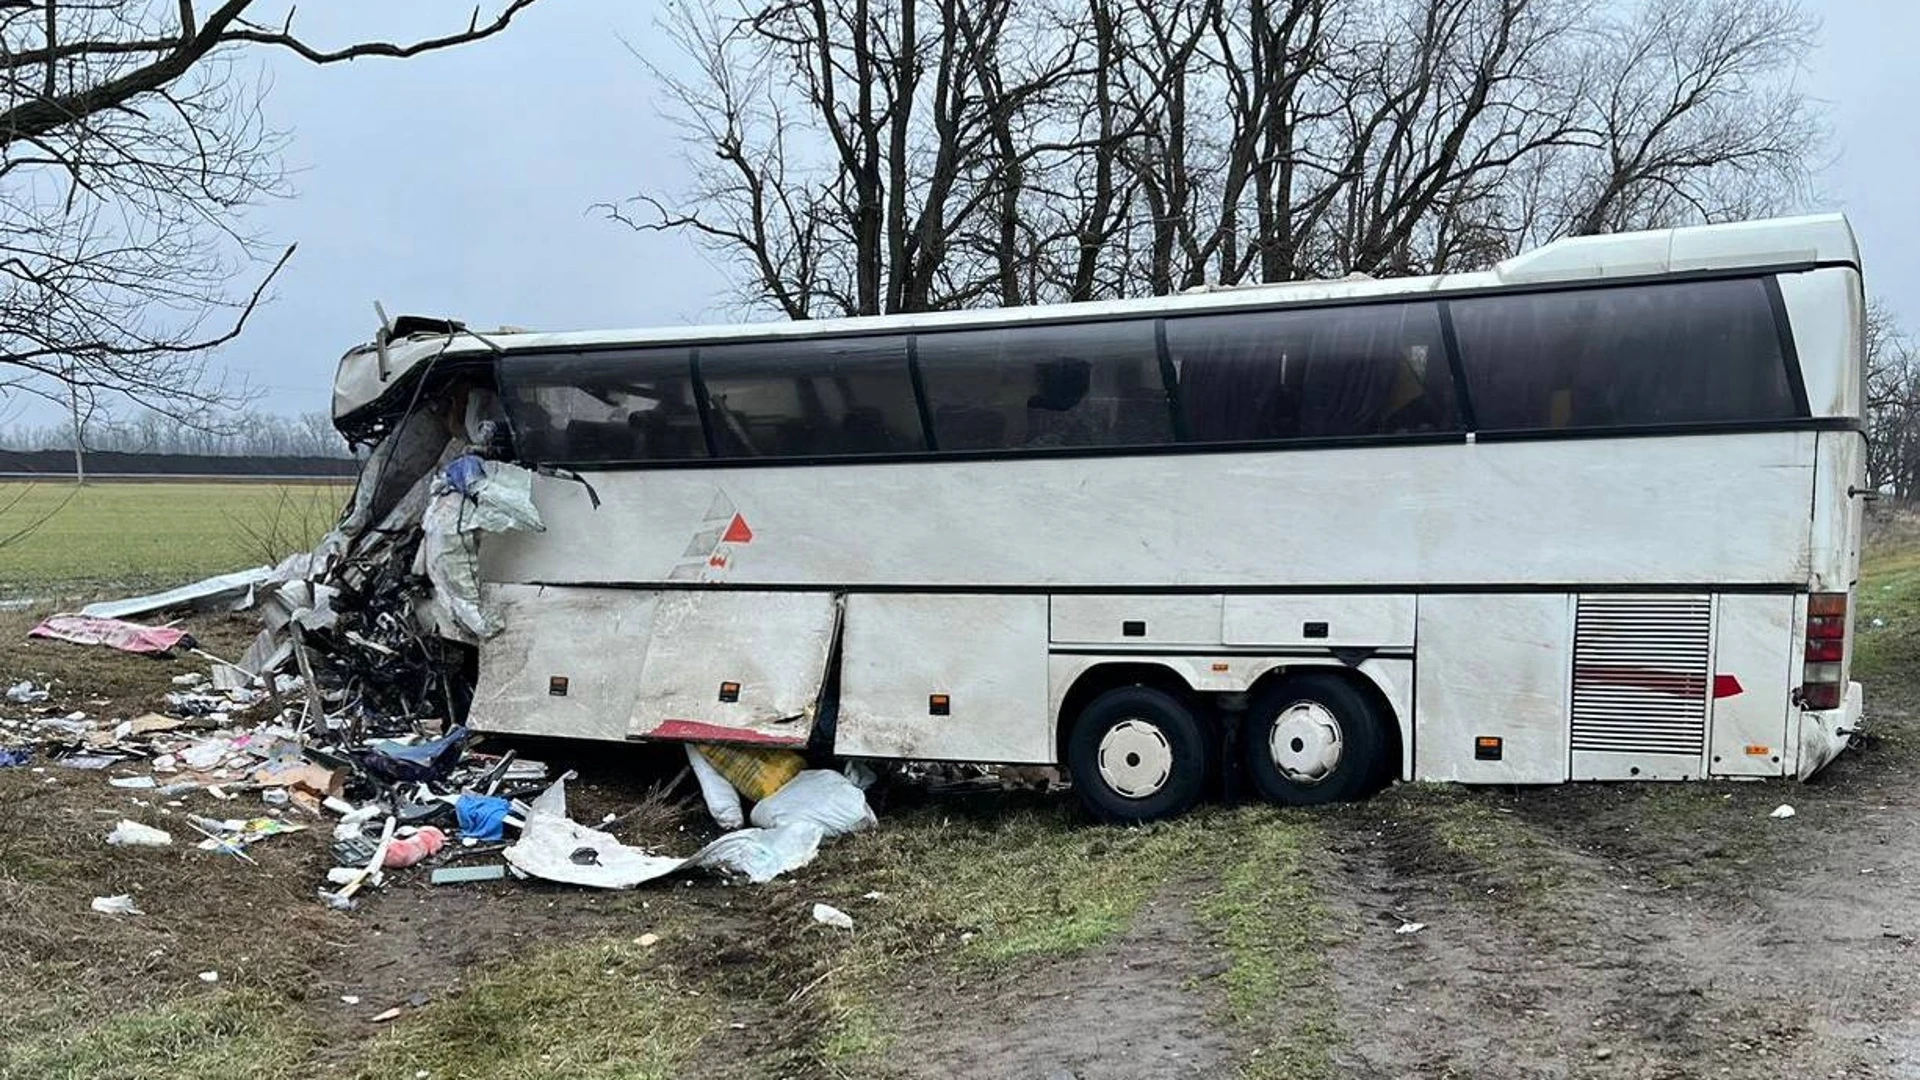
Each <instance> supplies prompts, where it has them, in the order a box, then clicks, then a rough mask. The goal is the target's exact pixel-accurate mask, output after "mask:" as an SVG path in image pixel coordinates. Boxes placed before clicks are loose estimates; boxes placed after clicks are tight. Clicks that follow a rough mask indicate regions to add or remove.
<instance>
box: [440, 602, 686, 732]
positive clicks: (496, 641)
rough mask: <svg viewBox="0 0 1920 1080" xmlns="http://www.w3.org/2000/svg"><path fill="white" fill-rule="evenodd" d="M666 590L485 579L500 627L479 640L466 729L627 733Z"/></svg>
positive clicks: (484, 730)
mask: <svg viewBox="0 0 1920 1080" xmlns="http://www.w3.org/2000/svg"><path fill="white" fill-rule="evenodd" d="M659 596H660V594H659V593H654V592H641V591H638V590H634V589H590V588H571V587H568V586H564V585H545V586H543V585H488V586H486V602H487V604H488V606H490V607H491V608H493V610H494V611H496V612H497V613H498V614H499V616H500V622H501V624H502V626H503V629H502V630H501V631H500V633H499V635H497V636H496V637H494V638H493V639H492V640H489V641H486V642H483V643H481V645H480V678H479V682H478V683H476V684H475V686H474V688H473V707H472V709H471V710H469V712H468V715H467V726H468V727H471V728H472V729H473V730H475V731H483V732H500V733H502V734H510V735H544V736H553V737H556V738H566V739H605V740H609V741H614V742H617V741H619V740H621V739H624V738H626V736H627V716H628V714H629V713H631V712H632V711H633V701H634V698H635V696H636V695H638V694H639V692H640V658H641V657H643V656H645V655H646V653H647V638H648V635H649V634H650V633H651V631H652V628H653V611H654V603H655V601H657V600H658V599H659Z"/></svg>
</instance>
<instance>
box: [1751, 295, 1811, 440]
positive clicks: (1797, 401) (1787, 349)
mask: <svg viewBox="0 0 1920 1080" xmlns="http://www.w3.org/2000/svg"><path fill="white" fill-rule="evenodd" d="M1761 288H1762V289H1763V291H1765V292H1766V294H1767V308H1768V310H1770V311H1771V312H1772V313H1773V332H1774V334H1775V335H1776V336H1778V337H1779V339H1780V362H1781V363H1783V364H1785V365H1787V393H1788V394H1789V395H1791V396H1792V398H1793V407H1794V409H1795V410H1797V411H1798V412H1799V413H1800V415H1801V416H1812V415H1813V406H1812V404H1811V403H1810V402H1809V401H1808V400H1807V378H1806V373H1805V372H1803V371H1802V370H1801V369H1800V349H1799V348H1798V347H1797V346H1795V345H1794V343H1793V320H1791V319H1789V318H1788V317H1787V299H1786V297H1785V296H1783V295H1782V294H1781V292H1780V275H1778V274H1768V275H1767V276H1766V277H1765V278H1763V279H1761Z"/></svg>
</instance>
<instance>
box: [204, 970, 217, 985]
mask: <svg viewBox="0 0 1920 1080" xmlns="http://www.w3.org/2000/svg"><path fill="white" fill-rule="evenodd" d="M200 981H201V982H203V983H217V982H219V981H220V973H219V972H217V971H203V972H201V973H200Z"/></svg>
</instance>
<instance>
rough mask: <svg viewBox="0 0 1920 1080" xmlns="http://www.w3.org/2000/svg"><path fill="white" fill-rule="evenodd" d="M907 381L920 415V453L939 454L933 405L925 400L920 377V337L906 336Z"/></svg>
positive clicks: (922, 380)
mask: <svg viewBox="0 0 1920 1080" xmlns="http://www.w3.org/2000/svg"><path fill="white" fill-rule="evenodd" d="M907 379H908V381H910V382H911V383H912V384H913V404H914V408H915V409H916V410H917V411H918V412H919V414H920V441H921V442H922V443H923V444H924V445H925V446H926V449H925V450H922V451H921V453H925V454H937V453H939V452H940V436H939V435H938V434H937V433H935V432H934V430H933V404H932V403H931V402H929V401H928V400H927V382H926V380H925V379H924V378H922V377H921V375H920V335H919V334H908V335H907Z"/></svg>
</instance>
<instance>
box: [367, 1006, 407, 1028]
mask: <svg viewBox="0 0 1920 1080" xmlns="http://www.w3.org/2000/svg"><path fill="white" fill-rule="evenodd" d="M398 1019H400V1006H398V1005H395V1006H394V1007H393V1008H391V1009H388V1010H386V1011H385V1012H382V1013H376V1014H374V1015H373V1016H369V1017H367V1023H369V1024H384V1023H386V1022H387V1021H389V1020H398Z"/></svg>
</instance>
